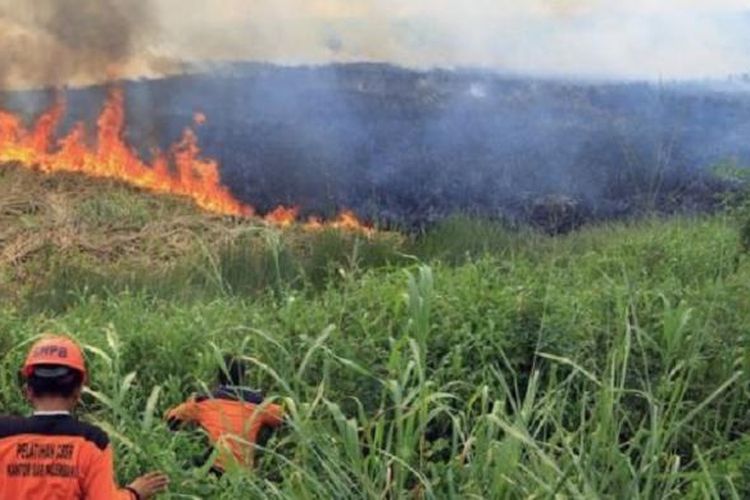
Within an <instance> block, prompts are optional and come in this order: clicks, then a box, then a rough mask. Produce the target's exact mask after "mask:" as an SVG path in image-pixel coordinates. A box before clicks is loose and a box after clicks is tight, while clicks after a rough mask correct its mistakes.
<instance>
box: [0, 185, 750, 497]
mask: <svg viewBox="0 0 750 500" xmlns="http://www.w3.org/2000/svg"><path fill="white" fill-rule="evenodd" d="M92 196H94V197H93V198H89V199H88V201H86V202H84V203H80V204H79V203H68V204H66V205H64V206H66V207H73V208H68V209H63V210H60V209H58V212H59V213H68V214H70V215H69V216H68V217H67V218H65V217H62V218H61V219H58V222H56V223H54V224H52V223H49V222H48V221H47V220H46V217H47V215H49V213H52V212H48V211H47V210H49V209H48V208H45V207H46V206H47V205H46V203H49V202H48V201H45V200H46V199H45V198H41V197H40V200H41V201H40V202H39V207H40V208H36V209H33V210H32V209H31V208H28V211H29V213H28V214H26V216H27V217H28V218H27V220H25V221H22V220H21V219H22V217H21V216H19V215H17V214H16V215H14V216H13V217H12V220H13V221H14V224H16V226H14V229H13V231H21V232H23V231H24V230H25V229H24V228H26V227H44V228H45V230H47V231H53V230H54V231H60V230H61V229H60V228H61V227H62V228H66V229H65V230H66V231H69V232H68V233H65V234H67V237H68V238H69V240H64V239H59V238H61V236H59V235H58V236H54V237H49V239H47V240H45V241H44V243H43V244H42V245H41V247H40V248H39V249H37V250H35V251H33V252H31V253H27V254H26V255H25V256H24V257H23V258H21V260H19V261H16V265H17V267H15V268H12V267H10V266H7V265H6V266H4V267H3V273H4V276H8V277H10V278H11V279H12V280H15V281H9V282H8V283H12V284H15V286H18V287H19V288H20V290H17V291H16V293H15V294H10V295H9V297H10V298H9V300H6V301H4V302H3V306H2V312H1V313H0V329H1V330H2V332H3V333H2V335H0V352H2V357H1V358H0V364H2V369H1V370H0V407H1V408H2V409H3V411H4V412H13V413H18V412H25V411H26V410H27V408H26V406H25V404H24V402H23V400H22V397H21V396H20V393H19V390H18V384H17V380H16V376H15V373H16V367H17V366H18V364H19V363H20V362H21V359H22V357H23V355H24V352H25V349H26V348H27V346H28V344H29V342H31V341H32V339H33V337H34V335H36V334H38V333H40V332H42V331H46V330H55V331H63V332H68V333H70V334H72V335H74V336H75V337H76V338H78V339H79V340H80V341H81V342H82V343H83V344H85V345H86V348H87V351H88V359H89V362H90V364H91V370H92V373H93V376H92V382H91V387H90V388H89V390H88V391H87V393H86V397H85V404H84V406H83V408H82V411H81V415H82V417H83V418H85V419H87V420H90V421H92V422H95V423H97V424H99V425H101V426H103V427H104V428H105V429H106V430H107V431H108V432H109V433H110V435H111V436H112V439H113V441H114V443H115V444H116V446H117V470H118V474H119V476H120V477H121V478H122V479H123V480H125V479H127V478H131V477H133V476H134V475H135V474H136V473H138V472H139V471H142V470H144V469H148V468H160V469H163V470H165V471H166V472H167V473H169V474H170V476H171V477H172V487H171V497H172V498H250V497H252V498H310V499H313V498H373V499H376V498H377V499H382V498H555V497H556V498H600V497H611V498H623V499H625V498H628V499H629V498H669V497H673V498H747V497H748V495H750V481H748V478H749V477H750V474H749V472H750V440H749V439H748V438H747V437H746V435H747V431H748V429H749V428H750V420H749V419H748V414H750V403H749V402H748V401H750V399H749V398H748V396H749V395H750V394H749V392H750V378H749V376H750V375H749V374H750V371H749V370H750V356H748V347H747V346H748V332H749V330H748V325H750V262H748V258H747V254H746V253H745V252H744V251H743V247H742V244H741V237H740V231H739V230H738V229H737V224H736V223H735V222H734V220H733V219H730V218H727V217H722V216H714V217H705V218H689V219H688V218H675V219H670V220H662V219H647V220H641V221H639V222H634V223H629V224H627V223H618V224H611V225H603V226H599V227H595V228H593V227H592V228H587V229H583V230H581V231H579V232H576V233H574V234H571V235H568V236H565V237H557V238H552V237H547V236H542V235H539V234H537V233H525V232H522V231H517V230H512V229H509V228H507V227H504V226H502V225H498V224H496V223H490V222H486V221H478V220H473V219H462V218H458V219H454V220H451V221H448V222H446V223H444V224H442V225H440V226H438V227H435V228H433V229H432V230H430V231H428V232H427V233H426V234H424V235H420V236H414V237H404V236H397V235H381V236H380V237H377V238H374V239H371V238H366V237H363V236H357V235H351V234H341V233H335V232H323V233H316V234H312V235H311V234H302V233H295V232H294V231H292V232H279V231H277V230H273V229H270V228H266V227H258V226H257V225H255V226H253V225H250V224H247V223H245V222H239V221H227V220H214V219H211V218H206V217H204V216H199V215H197V214H194V213H190V211H189V210H187V209H185V208H177V209H175V210H176V211H172V210H170V209H169V208H164V207H163V206H162V207H161V208H159V207H157V208H154V207H152V206H150V203H156V202H153V201H151V200H149V199H143V198H141V197H132V196H130V195H128V193H127V192H123V193H122V194H121V195H117V196H122V198H118V197H117V196H115V197H109V196H108V197H106V199H98V200H97V198H96V195H92ZM100 196H103V195H100ZM130 199H136V200H140V201H133V203H134V205H132V206H129V203H130V201H128V200H130ZM112 204H114V205H112ZM122 204H125V205H126V206H125V207H124V208H123V207H122V206H121V205H122ZM139 204H141V205H140V206H139ZM142 204H146V205H142ZM4 207H7V205H4ZM14 207H15V208H12V210H19V208H18V207H19V205H17V204H16V205H14ZM76 207H77V208H76ZM3 210H4V211H3V212H2V213H4V214H7V213H8V212H7V211H8V210H11V209H8V208H3ZM21 210H22V211H23V210H27V209H24V208H23V207H22V208H21ZM76 210H80V211H82V213H81V212H76ZM153 210H157V211H158V210H162V212H157V213H159V214H160V215H159V217H158V219H156V220H154V218H151V217H144V216H143V214H144V213H146V214H152V213H154V212H153ZM42 213H45V214H47V215H45V216H44V217H40V215H41V214H42ZM7 217H9V219H8V220H11V219H10V215H7ZM60 220H62V221H65V222H62V223H60V222H59V221H60ZM71 221H72V222H71ZM5 229H8V226H6V227H5ZM76 231H78V232H76ZM19 234H21V233H19ZM55 238H58V239H55ZM84 238H88V241H89V242H90V246H91V247H92V248H99V250H97V251H93V250H91V249H90V248H88V247H87V246H85V245H83V244H82V243H81V242H82V241H84ZM98 238H102V239H98ZM104 238H109V239H104ZM6 241H7V240H6ZM65 241H68V242H70V241H73V242H77V243H76V244H70V245H68V246H64V245H62V244H61V242H62V243H65ZM94 242H95V243H94ZM105 242H106V244H104V243H105ZM19 273H20V274H19ZM24 273H26V274H24ZM11 288H12V286H11ZM224 352H232V353H235V354H239V355H242V356H244V357H245V359H246V360H247V361H248V362H249V363H250V364H251V365H252V366H253V369H252V371H251V378H252V380H251V382H252V384H253V385H254V386H256V387H260V388H263V390H264V391H265V392H266V394H267V395H268V396H269V397H271V398H273V399H274V400H275V401H277V402H280V403H282V404H284V406H285V407H286V409H287V412H288V414H289V416H290V418H289V422H288V424H287V425H286V427H285V428H284V429H282V430H281V431H279V432H277V433H276V434H275V436H274V437H273V438H272V439H271V441H270V442H269V443H267V445H266V447H265V449H264V450H263V452H262V457H261V459H260V461H259V466H258V469H257V470H256V471H254V472H253V473H250V474H242V473H237V474H230V475H228V476H227V477H225V478H224V479H222V480H221V481H218V480H216V479H215V478H213V477H212V476H211V475H210V474H208V473H207V471H206V470H205V468H200V467H192V466H191V465H190V458H191V457H192V456H193V455H199V454H200V450H199V445H198V444H196V440H195V439H194V438H193V437H191V436H190V435H189V434H172V433H170V432H169V431H168V430H167V429H166V427H165V426H164V425H163V424H162V422H161V419H160V416H161V414H162V412H163V411H164V410H165V409H166V408H167V407H169V406H170V405H172V404H174V403H176V402H178V401H180V400H181V399H183V398H184V397H185V396H186V395H187V394H188V393H189V392H191V391H195V390H198V389H200V388H202V387H205V386H206V385H210V384H211V381H212V379H213V376H214V372H215V370H216V366H217V363H218V360H219V359H220V355H221V353H224Z"/></svg>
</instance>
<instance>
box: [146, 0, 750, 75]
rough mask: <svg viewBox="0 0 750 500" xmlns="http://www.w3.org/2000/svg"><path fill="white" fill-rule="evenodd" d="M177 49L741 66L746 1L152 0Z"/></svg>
mask: <svg viewBox="0 0 750 500" xmlns="http://www.w3.org/2000/svg"><path fill="white" fill-rule="evenodd" d="M154 1H155V2H156V3H155V5H156V6H157V8H158V11H159V19H160V23H161V25H162V32H161V41H160V45H161V48H162V49H163V50H164V51H166V52H170V53H173V54H174V55H177V56H180V57H190V58H193V57H194V58H227V59H231V58H242V57H247V58H256V59H270V60H276V61H280V62H309V61H328V60H343V61H349V60H362V59H370V60H387V61H393V62H397V63H401V64H408V65H418V66H431V65H445V66H455V65H461V66H486V67H491V68H497V69H501V70H510V71H519V72H542V73H563V74H580V73H584V74H589V75H610V76H638V77H643V76H645V77H658V76H660V75H663V76H666V77H695V76H699V77H702V76H710V75H714V76H716V75H724V74H727V73H737V72H745V71H750V0H260V1H258V0H212V1H206V0H154Z"/></svg>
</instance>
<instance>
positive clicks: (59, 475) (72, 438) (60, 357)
mask: <svg viewBox="0 0 750 500" xmlns="http://www.w3.org/2000/svg"><path fill="white" fill-rule="evenodd" d="M86 377H87V375H86V367H85V362H84V359H83V353H82V352H81V350H80V348H79V347H78V345H77V344H75V343H74V342H73V341H71V340H70V339H68V338H65V337H59V336H48V337H45V338H43V339H42V340H40V341H39V342H37V343H36V344H34V346H33V347H32V349H31V351H30V352H29V355H28V357H27V359H26V362H25V363H24V367H23V369H22V370H21V378H22V380H23V381H24V389H25V391H26V397H27V398H28V400H29V402H30V403H31V406H33V407H34V413H33V415H32V416H31V417H0V499H2V500H5V499H13V500H48V499H49V500H53V499H55V500H57V499H59V500H63V499H64V500H84V499H86V500H113V499H114V500H146V499H148V498H151V497H152V496H154V495H155V494H156V493H158V492H160V491H163V490H164V489H165V488H166V486H167V483H168V479H167V477H166V476H164V474H161V473H159V472H153V473H150V474H145V475H143V476H141V477H139V478H138V479H136V480H135V481H133V482H132V483H130V484H129V485H128V486H127V487H125V488H123V489H120V488H119V487H118V486H117V484H116V482H115V478H114V466H113V459H112V446H111V444H110V442H109V438H108V437H107V434H106V433H105V432H104V431H102V430H101V429H99V428H98V427H96V426H93V425H90V424H86V423H83V422H80V421H78V420H77V419H76V418H74V417H73V416H72V415H71V411H72V410H73V409H74V408H75V407H76V405H77V404H78V402H79V400H80V396H81V390H82V387H83V382H84V380H85V379H86Z"/></svg>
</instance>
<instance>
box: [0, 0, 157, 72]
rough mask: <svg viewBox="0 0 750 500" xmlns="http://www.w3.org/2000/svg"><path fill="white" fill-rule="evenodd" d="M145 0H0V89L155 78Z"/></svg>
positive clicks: (151, 22)
mask: <svg viewBox="0 0 750 500" xmlns="http://www.w3.org/2000/svg"><path fill="white" fill-rule="evenodd" d="M157 33H158V21H157V19H156V18H155V16H154V5H153V3H152V1H151V0H0V68H1V69H0V84H2V85H3V86H5V87H18V86H38V85H63V84H77V83H90V82H98V81H102V80H106V79H109V78H117V77H121V76H127V75H132V74H150V73H161V72H162V71H163V70H164V69H166V68H165V65H166V63H167V61H165V60H164V58H162V57H160V56H159V55H158V54H156V53H155V52H153V50H152V48H151V47H152V45H153V40H154V37H155V34H157Z"/></svg>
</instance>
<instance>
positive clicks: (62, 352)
mask: <svg viewBox="0 0 750 500" xmlns="http://www.w3.org/2000/svg"><path fill="white" fill-rule="evenodd" d="M21 376H22V378H23V380H24V383H25V389H26V397H27V398H28V399H29V401H30V402H31V404H32V405H33V406H34V407H35V408H40V407H44V408H45V409H55V410H68V411H69V410H72V409H73V407H74V406H75V405H76V404H77V403H78V400H79V399H80V396H81V389H82V388H83V384H84V382H85V379H86V364H85V362H84V359H83V353H82V352H81V348H80V347H79V346H78V344H76V343H75V342H73V341H72V340H70V339H69V338H67V337H62V336H51V335H50V336H46V337H44V338H42V339H41V340H39V341H38V342H36V343H35V344H34V345H33V346H32V347H31V350H30V351H29V354H28V356H27V357H26V362H25V363H24V365H23V368H22V369H21Z"/></svg>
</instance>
